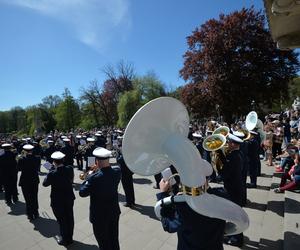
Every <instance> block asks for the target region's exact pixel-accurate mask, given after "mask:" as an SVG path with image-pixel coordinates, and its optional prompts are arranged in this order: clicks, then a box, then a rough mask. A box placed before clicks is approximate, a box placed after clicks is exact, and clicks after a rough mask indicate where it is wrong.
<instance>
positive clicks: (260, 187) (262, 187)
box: [256, 185, 270, 191]
mask: <svg viewBox="0 0 300 250" xmlns="http://www.w3.org/2000/svg"><path fill="white" fill-rule="evenodd" d="M256 189H260V190H266V191H269V190H270V187H267V186H261V185H257V186H256Z"/></svg>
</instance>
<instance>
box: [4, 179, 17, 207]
mask: <svg viewBox="0 0 300 250" xmlns="http://www.w3.org/2000/svg"><path fill="white" fill-rule="evenodd" d="M4 178H5V179H4V190H5V201H6V202H7V203H11V201H12V200H14V201H15V200H17V199H18V188H17V175H15V176H7V177H4Z"/></svg>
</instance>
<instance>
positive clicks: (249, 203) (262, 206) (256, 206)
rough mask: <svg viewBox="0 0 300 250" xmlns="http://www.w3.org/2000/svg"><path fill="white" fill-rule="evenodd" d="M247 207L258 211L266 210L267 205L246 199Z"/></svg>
mask: <svg viewBox="0 0 300 250" xmlns="http://www.w3.org/2000/svg"><path fill="white" fill-rule="evenodd" d="M246 207H247V208H251V209H256V210H259V211H266V209H267V205H266V204H261V203H257V202H253V201H250V200H247V205H246Z"/></svg>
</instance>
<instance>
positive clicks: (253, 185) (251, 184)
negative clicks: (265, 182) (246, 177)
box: [246, 183, 256, 188]
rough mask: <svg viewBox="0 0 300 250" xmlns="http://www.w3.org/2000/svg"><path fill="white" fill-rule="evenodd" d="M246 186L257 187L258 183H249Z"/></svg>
mask: <svg viewBox="0 0 300 250" xmlns="http://www.w3.org/2000/svg"><path fill="white" fill-rule="evenodd" d="M246 187H247V188H256V184H254V183H247V184H246Z"/></svg>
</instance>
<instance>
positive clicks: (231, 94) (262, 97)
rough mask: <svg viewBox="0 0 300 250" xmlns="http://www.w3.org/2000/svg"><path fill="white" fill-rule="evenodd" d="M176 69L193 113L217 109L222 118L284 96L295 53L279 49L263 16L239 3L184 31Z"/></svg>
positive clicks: (296, 65)
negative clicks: (228, 11)
mask: <svg viewBox="0 0 300 250" xmlns="http://www.w3.org/2000/svg"><path fill="white" fill-rule="evenodd" d="M187 43H188V50H187V51H186V53H185V54H184V67H183V68H182V69H181V70H180V74H181V76H182V77H183V79H185V80H186V81H187V82H188V83H189V84H187V85H186V86H185V87H184V88H183V90H182V91H181V99H182V101H183V102H184V103H185V104H186V105H187V107H188V108H189V110H190V111H192V112H193V113H194V114H196V116H198V117H199V116H200V117H203V116H209V115H211V114H216V108H215V107H216V106H219V108H220V110H219V111H220V113H221V114H223V115H224V117H225V120H226V121H229V122H231V121H232V119H233V118H234V116H239V115H243V114H246V113H247V112H249V110H251V102H253V100H254V101H255V103H256V104H258V106H257V108H263V107H266V106H270V105H271V104H272V102H273V101H274V100H278V99H279V98H286V97H287V94H288V92H287V90H288V88H287V84H288V82H289V81H290V80H291V79H292V78H293V77H294V76H295V75H296V72H297V70H298V69H299V61H298V59H297V53H295V52H293V51H280V50H279V49H277V48H276V44H275V43H274V42H273V41H272V39H271V36H270V33H269V30H268V29H267V27H266V23H265V16H264V14H263V13H262V12H259V11H255V10H254V8H253V7H252V8H250V9H246V8H243V9H242V10H241V11H235V12H233V13H231V14H229V15H224V14H221V15H220V16H219V19H218V20H216V19H211V20H208V21H207V22H206V23H204V24H203V25H201V26H200V27H199V28H197V29H196V30H195V31H194V32H193V33H192V35H190V36H189V37H187Z"/></svg>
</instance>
